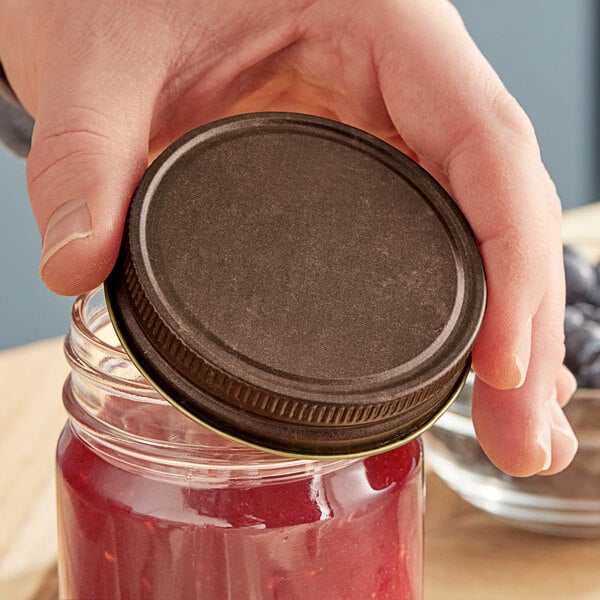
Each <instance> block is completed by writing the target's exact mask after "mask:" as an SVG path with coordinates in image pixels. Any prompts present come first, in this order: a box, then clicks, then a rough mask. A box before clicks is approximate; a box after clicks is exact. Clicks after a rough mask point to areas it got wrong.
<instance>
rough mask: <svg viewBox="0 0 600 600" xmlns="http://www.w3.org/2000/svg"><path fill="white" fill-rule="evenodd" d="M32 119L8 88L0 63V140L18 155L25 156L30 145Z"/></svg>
mask: <svg viewBox="0 0 600 600" xmlns="http://www.w3.org/2000/svg"><path fill="white" fill-rule="evenodd" d="M32 130H33V119H32V118H31V116H30V115H29V114H28V113H27V112H26V111H25V109H24V108H23V107H22V106H21V104H20V102H19V101H18V100H17V97H16V96H15V94H14V92H13V91H12V89H11V88H10V85H9V84H8V81H7V79H6V76H5V74H4V70H3V69H2V65H0V142H2V144H3V145H5V146H6V147H7V148H8V149H9V150H12V151H13V152H14V153H15V154H17V155H19V156H27V154H28V152H29V147H30V146H31V132H32Z"/></svg>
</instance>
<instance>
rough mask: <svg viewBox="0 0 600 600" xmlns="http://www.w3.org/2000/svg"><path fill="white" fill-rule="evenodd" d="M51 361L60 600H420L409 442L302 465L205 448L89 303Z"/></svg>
mask: <svg viewBox="0 0 600 600" xmlns="http://www.w3.org/2000/svg"><path fill="white" fill-rule="evenodd" d="M65 350H66V355H67V359H68V361H69V363H70V365H71V367H72V372H71V374H70V376H69V378H68V380H67V381H66V383H65V386H64V393H63V396H64V403H65V406H66V409H67V411H68V414H69V420H68V422H67V424H66V425H65V428H64V430H63V432H62V435H61V437H60V440H59V443H58V454H57V460H58V474H57V486H58V518H59V579H60V596H61V598H86V599H88V600H91V599H93V598H102V599H107V598H111V599H118V598H126V599H128V600H135V599H136V598H144V599H157V600H165V599H166V598H177V599H178V600H179V599H181V600H186V599H188V598H203V599H210V600H225V599H234V600H271V599H283V600H295V599H302V600H315V599H322V600H368V599H370V598H375V599H377V600H385V599H390V600H391V599H393V600H402V599H416V598H420V597H421V596H422V552H423V548H422V540H423V523H422V518H423V505H424V497H423V486H424V481H423V467H422V445H421V442H420V440H415V441H412V442H410V443H408V444H406V445H404V446H402V447H400V448H398V449H395V450H393V451H389V452H387V453H383V454H379V455H376V456H371V457H368V458H362V459H342V460H329V461H314V460H300V459H291V458H285V457H281V456H276V455H271V454H268V453H265V452H262V451H259V450H255V449H251V448H248V447H245V446H242V445H239V444H238V443H236V442H233V441H229V440H227V439H226V438H224V437H222V436H219V435H216V434H214V433H213V432H211V431H209V430H208V429H206V428H204V427H202V426H201V425H198V424H196V423H195V422H193V421H192V420H191V419H189V418H187V417H186V416H185V415H183V414H182V413H180V412H179V411H178V410H176V409H175V408H173V407H172V406H171V405H170V404H168V403H167V402H166V401H164V400H163V399H162V397H161V396H160V395H158V394H157V392H155V391H154V389H153V388H151V387H150V385H149V384H148V383H147V382H146V381H145V380H144V379H143V377H142V376H141V375H140V374H139V373H138V371H137V370H136V369H135V367H134V366H133V364H132V363H131V362H130V360H129V358H128V357H127V355H126V354H125V353H124V352H123V350H122V349H121V348H120V346H119V344H118V342H117V340H116V336H115V334H114V332H113V330H112V327H111V325H110V320H109V318H108V315H107V312H106V307H105V304H104V298H103V294H102V292H101V291H96V292H93V293H91V294H88V295H86V296H83V297H80V298H78V299H77V300H76V301H75V304H74V307H73V312H72V325H71V331H70V333H69V335H68V336H67V338H66V342H65Z"/></svg>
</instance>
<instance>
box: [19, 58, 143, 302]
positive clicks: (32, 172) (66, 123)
mask: <svg viewBox="0 0 600 600" xmlns="http://www.w3.org/2000/svg"><path fill="white" fill-rule="evenodd" d="M149 104H150V103H149ZM149 112H150V107H149V106H146V105H144V104H143V103H142V102H140V100H139V98H138V94H137V93H136V91H135V90H134V89H132V87H131V86H127V85H122V81H120V80H119V78H118V77H116V76H115V70H114V69H112V70H109V69H103V68H102V66H101V65H100V66H99V65H93V66H91V65H90V66H89V67H87V66H86V65H79V66H78V65H69V68H67V67H66V66H65V68H64V70H63V71H61V72H59V73H55V74H54V78H53V80H52V81H48V82H46V85H44V86H43V94H42V95H41V97H40V98H39V102H38V107H37V114H36V123H35V127H34V132H33V139H32V146H31V152H30V155H29V158H28V162H27V178H28V186H29V194H30V199H31V204H32V208H33V212H34V214H35V217H36V219H37V222H38V225H39V228H40V232H41V234H42V240H43V242H42V255H41V260H40V274H41V276H42V278H43V280H44V282H45V283H46V285H47V286H48V287H49V288H50V289H51V290H53V291H55V292H57V293H59V294H65V295H74V294H79V293H82V292H84V291H87V290H89V289H92V288H93V287H95V286H97V285H99V284H100V283H101V282H102V281H103V280H104V279H105V278H106V276H107V275H108V273H109V272H110V270H111V268H112V266H113V264H114V261H115V260H116V256H117V253H118V248H119V244H120V238H121V233H122V229H123V223H124V219H125V214H126V210H127V206H128V203H129V200H130V198H131V195H132V193H133V191H134V189H135V186H136V185H137V182H138V181H139V179H140V177H141V175H142V173H143V171H144V169H145V168H146V166H147V160H148V151H147V146H148V137H149V134H148V126H149V123H150V121H151V115H150V114H149Z"/></svg>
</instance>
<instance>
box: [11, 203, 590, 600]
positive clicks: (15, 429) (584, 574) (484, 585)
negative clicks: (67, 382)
mask: <svg viewBox="0 0 600 600" xmlns="http://www.w3.org/2000/svg"><path fill="white" fill-rule="evenodd" d="M564 234H565V239H582V238H589V239H598V237H599V235H600V205H593V206H588V207H583V208H580V209H577V210H575V211H572V212H571V213H570V214H569V215H568V218H566V220H565V228H564ZM61 345H62V340H60V339H51V340H46V341H41V342H38V343H35V344H32V345H29V346H23V347H20V348H15V349H11V350H7V351H4V352H0V382H2V389H3V397H2V399H1V400H0V457H1V459H2V461H1V465H2V468H1V469H0V516H1V518H2V528H1V529H0V599H2V600H34V599H35V600H51V599H52V600H55V599H56V597H57V580H56V539H55V528H56V516H55V500H54V446H55V443H56V439H57V438H58V434H59V432H60V429H61V427H62V424H63V422H64V420H65V413H64V410H63V408H62V404H61V399H60V395H61V387H62V382H63V381H64V378H65V375H66V373H67V365H66V363H65V360H64V358H63V355H62V348H61ZM427 486H428V491H427V517H426V536H425V538H426V539H425V598H426V600H495V599H498V600H500V599H502V600H504V599H506V598H510V599H512V600H521V599H523V600H537V599H540V600H542V599H543V600H567V599H568V600H600V540H571V539H560V538H551V537H544V536H540V535H536V534H530V533H525V532H521V531H518V530H515V529H512V528H511V527H509V526H508V525H506V524H504V523H502V522H500V521H498V520H496V519H494V518H493V517H491V516H489V515H487V514H486V513H483V512H481V511H479V510H477V509H475V508H473V507H472V506H470V505H469V504H467V503H466V502H464V501H463V500H461V499H460V498H459V497H458V496H457V495H456V494H455V493H454V492H452V491H451V490H449V489H448V488H447V487H446V486H445V485H444V484H443V483H442V482H441V481H440V480H439V479H438V478H437V477H436V476H435V475H434V474H432V473H428V474H427ZM107 600H110V599H107ZM165 600H168V599H165ZM173 600H175V599H173ZM207 600H210V599H207ZM240 600H243V599H240ZM332 600H336V599H332Z"/></svg>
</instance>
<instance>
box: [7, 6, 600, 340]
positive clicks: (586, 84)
mask: <svg viewBox="0 0 600 600" xmlns="http://www.w3.org/2000/svg"><path fill="white" fill-rule="evenodd" d="M454 3H455V5H456V6H457V8H458V9H459V10H460V11H461V13H462V15H463V18H464V20H465V22H466V24H467V27H468V28H469V30H470V32H471V34H472V36H473V37H474V38H475V41H476V42H477V43H478V44H479V46H480V48H481V49H482V51H483V53H484V54H485V55H486V56H487V58H488V60H489V61H490V62H491V63H492V65H493V66H494V67H495V68H496V70H497V71H498V72H499V74H500V75H501V77H502V78H503V80H504V82H505V83H506V85H507V87H508V89H509V90H510V91H511V92H512V93H513V94H514V95H515V96H516V98H517V99H518V100H519V102H520V103H521V105H522V106H523V107H524V108H525V110H526V111H527V112H528V113H529V115H530V117H531V119H532V121H533V123H534V126H535V128H536V131H537V135H538V138H539V140H540V145H541V147H542V154H543V157H544V161H545V163H546V165H547V167H548V169H549V171H550V173H551V175H552V177H553V178H554V180H555V182H556V184H557V187H558V190H559V193H560V195H561V198H562V200H563V205H564V206H565V207H572V206H576V205H579V204H584V203H586V202H591V201H595V200H596V199H597V198H598V192H597V188H598V180H597V170H596V168H595V166H596V165H597V163H598V160H597V159H598V156H597V154H598V147H597V138H598V135H597V134H598V124H597V119H596V114H597V107H596V103H597V98H596V91H597V79H596V71H597V68H596V65H597V59H598V54H599V51H598V48H597V47H596V44H595V43H594V37H595V33H596V27H597V23H598V12H599V11H598V9H597V3H596V2H594V1H593V0H569V2H565V1H564V0H485V1H482V0H455V2H454ZM0 210H1V213H0V214H1V215H2V216H1V219H0V281H1V282H2V284H1V285H0V315H1V316H0V348H8V347H11V346H16V345H19V344H23V343H27V342H30V341H33V340H37V339H40V338H44V337H50V336H54V335H62V334H63V333H64V332H65V331H66V329H67V327H68V318H69V309H70V305H71V299H69V298H58V297H56V296H54V295H53V294H51V293H50V292H48V291H47V290H46V289H45V288H44V286H43V285H42V283H41V282H40V280H39V277H38V275H37V265H38V259H39V250H40V240H39V234H38V231H37V227H36V224H35V221H34V219H33V216H32V214H31V210H30V208H29V205H28V202H27V191H26V186H25V166H24V163H23V161H21V160H18V159H16V158H15V157H13V156H11V155H10V154H9V153H8V152H7V151H5V150H4V149H1V148H0Z"/></svg>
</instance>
